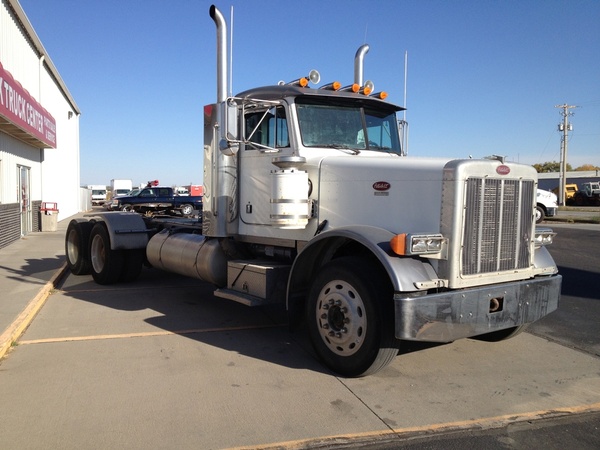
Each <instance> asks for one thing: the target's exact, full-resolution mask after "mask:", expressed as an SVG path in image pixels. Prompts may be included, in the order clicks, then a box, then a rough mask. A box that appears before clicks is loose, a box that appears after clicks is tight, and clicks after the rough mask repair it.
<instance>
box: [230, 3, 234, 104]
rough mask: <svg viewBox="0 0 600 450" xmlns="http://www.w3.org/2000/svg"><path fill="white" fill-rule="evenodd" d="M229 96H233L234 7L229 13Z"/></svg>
mask: <svg viewBox="0 0 600 450" xmlns="http://www.w3.org/2000/svg"><path fill="white" fill-rule="evenodd" d="M229 24H230V29H229V95H230V96H232V95H233V5H231V11H230V13H229Z"/></svg>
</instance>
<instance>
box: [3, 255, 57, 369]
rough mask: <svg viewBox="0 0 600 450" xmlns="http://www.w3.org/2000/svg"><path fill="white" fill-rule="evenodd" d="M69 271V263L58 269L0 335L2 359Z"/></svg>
mask: <svg viewBox="0 0 600 450" xmlns="http://www.w3.org/2000/svg"><path fill="white" fill-rule="evenodd" d="M66 271H67V263H66V262H65V263H64V264H63V266H62V267H61V268H60V269H58V270H57V271H56V272H55V273H54V275H52V278H51V279H50V281H48V282H47V283H46V284H45V285H44V286H43V287H42V288H41V289H40V291H39V292H38V294H37V295H36V296H35V297H34V298H33V300H31V301H30V302H29V304H28V305H27V306H26V307H25V309H24V310H23V311H22V312H21V314H19V316H18V317H17V318H16V319H15V321H14V322H13V323H12V324H11V325H10V326H9V327H8V328H7V329H6V330H5V331H4V332H3V333H2V335H0V359H2V358H3V357H4V355H5V354H6V353H7V352H8V351H9V350H10V348H11V347H12V345H13V344H14V343H15V342H16V341H17V339H19V337H21V335H22V334H23V332H24V331H25V330H26V329H27V327H28V326H29V324H31V322H32V321H33V319H34V317H35V316H36V315H37V313H38V312H39V311H40V309H42V306H44V303H45V302H46V299H47V298H48V297H49V296H50V293H51V291H52V289H54V288H56V286H57V285H58V282H59V281H60V280H61V278H62V277H63V276H64V274H65V273H66Z"/></svg>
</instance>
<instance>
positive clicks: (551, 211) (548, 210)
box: [546, 208, 558, 217]
mask: <svg viewBox="0 0 600 450" xmlns="http://www.w3.org/2000/svg"><path fill="white" fill-rule="evenodd" d="M557 211H558V208H546V215H547V216H548V217H554V216H555V215H556V212H557Z"/></svg>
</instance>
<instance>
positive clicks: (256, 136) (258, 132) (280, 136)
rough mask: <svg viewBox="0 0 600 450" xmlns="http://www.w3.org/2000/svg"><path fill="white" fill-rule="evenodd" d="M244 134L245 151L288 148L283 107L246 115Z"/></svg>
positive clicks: (288, 141)
mask: <svg viewBox="0 0 600 450" xmlns="http://www.w3.org/2000/svg"><path fill="white" fill-rule="evenodd" d="M244 132H245V134H244V137H245V141H246V148H247V149H252V150H257V149H258V150H261V149H262V150H269V149H276V148H282V147H289V146H290V138H289V135H288V125H287V118H286V116H285V110H284V108H283V106H277V107H275V108H271V109H269V110H263V111H253V112H251V113H248V114H246V117H245V130H244Z"/></svg>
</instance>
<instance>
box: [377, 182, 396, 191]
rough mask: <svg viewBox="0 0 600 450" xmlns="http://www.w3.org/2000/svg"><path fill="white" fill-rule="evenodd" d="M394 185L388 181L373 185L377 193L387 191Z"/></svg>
mask: <svg viewBox="0 0 600 450" xmlns="http://www.w3.org/2000/svg"><path fill="white" fill-rule="evenodd" d="M390 187H392V185H391V184H390V183H388V182H387V181H376V182H375V183H373V189H375V190H376V191H387V190H388V189H389V188H390Z"/></svg>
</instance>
